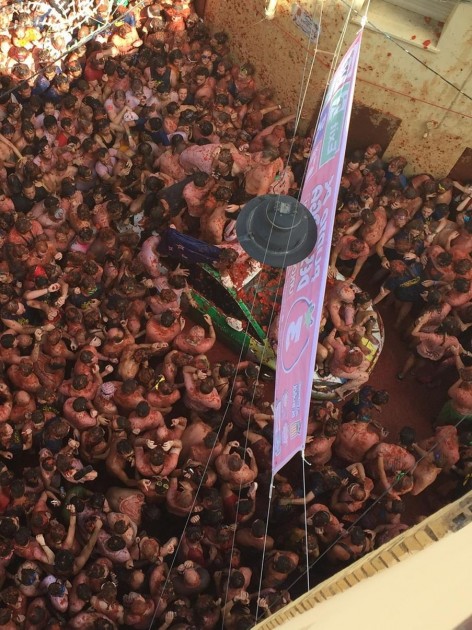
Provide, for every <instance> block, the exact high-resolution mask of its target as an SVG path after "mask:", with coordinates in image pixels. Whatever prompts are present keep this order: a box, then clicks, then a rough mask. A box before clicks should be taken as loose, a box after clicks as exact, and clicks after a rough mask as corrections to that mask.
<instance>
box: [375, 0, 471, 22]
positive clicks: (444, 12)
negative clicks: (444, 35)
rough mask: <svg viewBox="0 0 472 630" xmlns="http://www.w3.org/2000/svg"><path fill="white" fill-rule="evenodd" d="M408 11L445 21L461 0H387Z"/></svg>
mask: <svg viewBox="0 0 472 630" xmlns="http://www.w3.org/2000/svg"><path fill="white" fill-rule="evenodd" d="M385 1H386V2H388V3H389V4H394V5H395V6H397V7H400V8H402V9H407V11H413V13H419V14H420V15H424V16H425V17H430V18H432V19H433V20H437V21H438V22H445V21H446V20H447V18H448V17H449V14H450V13H451V11H452V10H453V9H454V7H455V6H456V5H457V4H458V3H459V0H385Z"/></svg>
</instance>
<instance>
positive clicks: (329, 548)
mask: <svg viewBox="0 0 472 630" xmlns="http://www.w3.org/2000/svg"><path fill="white" fill-rule="evenodd" d="M467 417H468V416H467V415H463V416H461V418H460V420H458V422H457V423H456V424H454V425H450V426H453V427H454V428H455V429H457V427H458V426H459V425H461V424H462V422H463V421H464V420H465V419H466V418H467ZM438 445H439V441H436V442H435V443H434V444H433V445H432V446H431V447H430V448H429V449H428V450H427V451H425V454H424V455H421V456H420V457H419V459H418V460H417V461H416V462H415V464H414V466H413V467H412V468H411V469H410V470H408V471H407V472H400V473H398V474H397V475H396V476H395V478H394V480H393V481H392V482H391V483H390V485H389V486H388V488H386V489H385V490H384V491H383V492H382V493H381V494H380V496H378V497H377V498H376V499H375V500H374V501H373V503H372V504H371V505H369V506H368V507H367V508H366V509H365V510H364V511H363V512H362V513H361V514H360V515H359V516H357V518H356V520H355V521H354V522H353V523H351V525H349V527H348V529H347V532H348V533H349V532H350V531H351V530H352V529H353V528H354V527H356V525H357V523H359V522H360V521H361V520H362V519H363V518H364V517H365V516H366V515H367V514H368V513H369V512H370V511H371V510H372V509H373V508H374V507H375V506H376V505H377V504H378V503H379V502H380V501H381V500H382V499H383V498H384V497H385V496H386V495H387V494H389V493H390V491H391V490H392V489H393V488H395V486H396V485H397V483H398V482H399V481H400V480H401V479H403V477H405V476H406V475H407V474H408V473H412V472H414V471H415V470H416V468H417V467H418V465H419V464H420V463H421V462H422V461H423V460H424V459H426V458H427V457H428V455H430V454H431V453H432V452H433V451H434V450H435V448H436V447H437V446H438ZM304 498H305V497H304ZM305 502H306V499H305ZM344 537H345V534H339V536H338V537H337V538H335V540H334V541H333V542H332V543H331V544H330V545H329V546H328V547H327V548H326V549H325V550H324V551H323V553H321V554H320V555H319V556H318V557H317V558H316V560H314V561H313V562H312V563H311V564H310V567H309V570H310V571H311V570H312V569H313V567H314V566H315V565H316V564H317V563H318V562H319V561H320V560H321V558H323V557H324V556H325V555H326V554H327V553H328V551H330V550H331V549H332V548H333V547H334V546H335V545H337V544H338V542H339V541H340V540H342V539H343V538H344ZM371 551H372V550H371ZM369 553H370V552H369ZM304 573H305V571H303V572H302V573H301V574H300V575H299V576H298V577H297V578H296V579H295V580H293V581H292V582H291V583H290V584H289V585H288V586H287V587H286V589H285V590H290V589H291V588H292V587H293V586H295V584H297V583H298V581H299V580H301V579H302V577H303V575H304ZM335 573H338V571H335ZM333 575H334V574H333ZM331 577H332V576H331ZM281 600H282V595H279V596H278V598H277V599H276V600H275V601H274V604H277V602H279V601H281ZM256 621H257V619H256Z"/></svg>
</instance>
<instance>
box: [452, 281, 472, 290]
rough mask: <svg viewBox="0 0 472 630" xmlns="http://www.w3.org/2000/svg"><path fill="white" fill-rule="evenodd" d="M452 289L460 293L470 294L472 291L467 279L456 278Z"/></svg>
mask: <svg viewBox="0 0 472 630" xmlns="http://www.w3.org/2000/svg"><path fill="white" fill-rule="evenodd" d="M452 288H453V289H454V291H457V292H458V293H468V292H469V291H470V280H467V278H454V280H453V281H452Z"/></svg>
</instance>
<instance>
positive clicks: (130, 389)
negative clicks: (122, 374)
mask: <svg viewBox="0 0 472 630" xmlns="http://www.w3.org/2000/svg"><path fill="white" fill-rule="evenodd" d="M137 389H138V382H137V381H136V380H135V379H134V378H127V379H126V380H125V381H123V385H122V386H121V391H122V392H123V393H124V394H133V393H134V392H135V391H136V390H137Z"/></svg>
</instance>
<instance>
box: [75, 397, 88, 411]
mask: <svg viewBox="0 0 472 630" xmlns="http://www.w3.org/2000/svg"><path fill="white" fill-rule="evenodd" d="M72 408H73V410H74V411H77V412H78V413H80V412H81V411H85V410H86V409H87V399H86V398H84V397H83V396H79V397H78V398H76V399H75V400H74V402H73V403H72Z"/></svg>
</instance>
